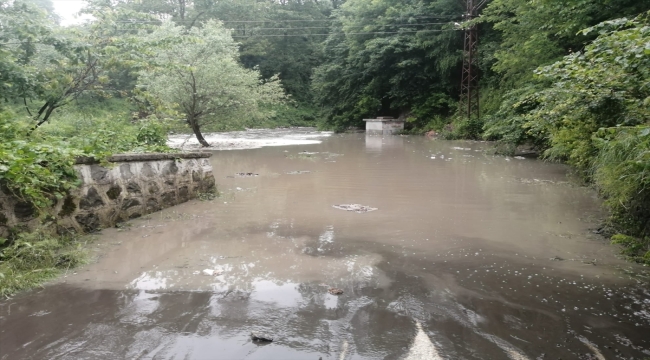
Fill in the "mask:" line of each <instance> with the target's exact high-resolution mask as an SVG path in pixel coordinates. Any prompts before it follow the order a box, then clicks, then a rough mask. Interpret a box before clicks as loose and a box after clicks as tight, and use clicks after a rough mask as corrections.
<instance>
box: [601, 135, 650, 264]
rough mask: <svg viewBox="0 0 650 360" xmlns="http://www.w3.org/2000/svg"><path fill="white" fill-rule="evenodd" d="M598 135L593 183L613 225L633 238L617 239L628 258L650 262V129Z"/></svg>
mask: <svg viewBox="0 0 650 360" xmlns="http://www.w3.org/2000/svg"><path fill="white" fill-rule="evenodd" d="M598 135H599V136H598V137H596V138H595V142H596V144H597V147H598V150H599V152H598V156H597V157H596V158H595V160H594V162H593V168H592V171H593V180H594V183H595V185H596V187H597V188H598V189H599V191H600V192H601V193H602V194H603V196H604V197H605V199H606V205H607V206H608V208H609V209H610V210H611V212H612V219H611V221H612V224H613V225H614V226H615V227H616V228H618V229H620V231H622V232H623V233H625V234H627V235H630V236H628V238H627V240H625V241H622V240H621V238H618V239H615V240H617V243H619V244H622V245H623V246H625V247H626V250H625V253H626V254H627V255H629V256H633V257H635V259H637V260H639V259H645V260H644V261H646V262H648V263H650V252H649V251H650V245H649V244H650V243H649V242H648V235H649V234H650V127H647V126H646V127H636V128H613V129H602V130H601V131H600V132H599V133H598ZM633 239H636V240H633Z"/></svg>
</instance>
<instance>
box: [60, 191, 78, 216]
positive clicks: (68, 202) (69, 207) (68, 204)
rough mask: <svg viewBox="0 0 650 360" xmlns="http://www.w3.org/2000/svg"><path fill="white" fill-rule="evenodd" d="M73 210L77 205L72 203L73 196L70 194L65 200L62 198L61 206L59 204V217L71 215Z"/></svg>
mask: <svg viewBox="0 0 650 360" xmlns="http://www.w3.org/2000/svg"><path fill="white" fill-rule="evenodd" d="M75 210H77V205H76V204H75V203H74V198H73V197H72V196H67V197H66V198H65V200H63V206H61V211H60V212H59V217H66V216H68V215H72V214H73V213H74V212H75Z"/></svg>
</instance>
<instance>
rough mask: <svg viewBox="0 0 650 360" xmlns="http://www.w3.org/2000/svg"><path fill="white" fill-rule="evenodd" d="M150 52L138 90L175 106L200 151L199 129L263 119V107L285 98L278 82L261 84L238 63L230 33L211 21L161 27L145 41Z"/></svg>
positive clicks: (255, 72)
mask: <svg viewBox="0 0 650 360" xmlns="http://www.w3.org/2000/svg"><path fill="white" fill-rule="evenodd" d="M147 42H148V43H149V44H150V46H152V47H154V48H155V51H154V53H155V56H154V57H153V58H152V59H150V63H151V66H149V67H147V68H146V69H144V70H143V71H142V73H141V76H140V79H139V82H140V86H141V87H142V88H143V89H145V90H146V91H147V92H148V93H149V94H151V95H152V96H153V97H154V98H156V99H158V100H160V101H162V102H166V103H172V104H177V105H178V108H179V110H180V111H181V112H182V114H183V115H184V117H185V121H186V123H187V125H188V126H189V127H190V128H191V129H192V131H193V132H194V134H195V135H196V138H197V139H198V141H199V142H200V143H201V145H203V146H209V143H208V142H207V141H206V140H205V138H204V137H203V135H202V133H201V128H202V127H203V126H204V125H206V124H209V123H216V122H219V121H228V120H230V119H251V118H252V119H263V118H265V117H267V116H270V115H272V114H271V113H270V112H268V111H265V110H264V106H265V105H269V104H279V103H282V102H283V101H284V100H285V98H286V95H285V93H284V91H283V89H282V87H281V85H280V81H279V80H278V78H277V77H272V78H270V79H268V80H263V79H262V78H261V75H260V73H259V71H258V70H256V69H246V68H244V67H243V66H242V65H241V64H240V63H239V61H238V60H239V59H238V58H239V53H238V46H237V44H236V43H235V42H234V41H233V39H232V37H231V35H230V31H228V30H227V29H225V28H224V27H223V25H222V24H221V23H219V22H216V21H208V22H206V23H204V24H202V26H201V27H192V28H190V29H186V28H185V27H182V26H176V25H174V24H173V23H171V22H166V23H164V24H163V25H162V26H160V27H159V28H157V29H156V30H155V31H154V32H153V33H152V34H150V35H149V36H148V38H147Z"/></svg>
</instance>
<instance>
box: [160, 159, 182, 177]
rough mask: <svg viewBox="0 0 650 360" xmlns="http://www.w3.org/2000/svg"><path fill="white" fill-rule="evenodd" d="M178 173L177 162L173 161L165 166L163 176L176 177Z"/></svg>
mask: <svg viewBox="0 0 650 360" xmlns="http://www.w3.org/2000/svg"><path fill="white" fill-rule="evenodd" d="M177 172H178V166H177V165H176V162H175V161H172V162H171V163H169V164H167V165H165V167H164V168H163V171H162V175H163V176H170V175H175V174H176V173H177Z"/></svg>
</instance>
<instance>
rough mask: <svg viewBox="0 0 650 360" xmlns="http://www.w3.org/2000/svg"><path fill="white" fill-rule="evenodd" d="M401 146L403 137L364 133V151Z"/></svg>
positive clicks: (377, 150)
mask: <svg viewBox="0 0 650 360" xmlns="http://www.w3.org/2000/svg"><path fill="white" fill-rule="evenodd" d="M402 148H404V137H402V136H395V135H391V136H382V135H366V151H368V152H381V151H382V150H388V149H402Z"/></svg>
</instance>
